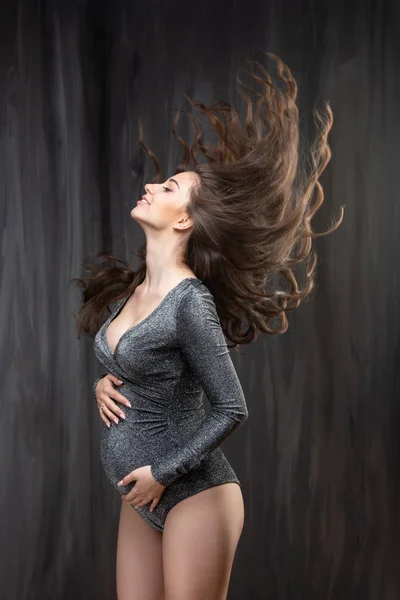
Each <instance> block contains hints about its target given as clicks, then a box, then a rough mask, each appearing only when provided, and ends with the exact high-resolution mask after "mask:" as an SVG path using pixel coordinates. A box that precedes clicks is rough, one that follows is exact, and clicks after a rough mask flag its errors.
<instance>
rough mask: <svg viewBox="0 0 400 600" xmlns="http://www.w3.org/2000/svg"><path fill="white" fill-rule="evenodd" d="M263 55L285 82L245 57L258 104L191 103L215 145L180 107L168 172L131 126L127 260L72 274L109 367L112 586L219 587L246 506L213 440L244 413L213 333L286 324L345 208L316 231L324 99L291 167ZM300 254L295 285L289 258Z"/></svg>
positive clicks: (103, 386)
mask: <svg viewBox="0 0 400 600" xmlns="http://www.w3.org/2000/svg"><path fill="white" fill-rule="evenodd" d="M269 56H271V57H272V58H273V59H274V60H275V61H276V64H277V75H278V79H279V81H280V83H281V84H283V90H281V89H279V87H278V86H277V85H276V84H274V83H272V80H271V78H270V76H269V75H268V73H267V71H266V70H265V69H264V68H263V67H262V66H261V65H259V64H258V63H256V65H257V66H258V67H259V68H260V69H261V73H258V74H257V73H256V71H255V70H253V72H252V73H251V76H252V78H253V80H254V82H255V83H256V84H257V85H259V88H260V89H259V90H258V91H257V90H255V91H254V94H255V95H256V98H257V100H256V103H255V110H253V108H254V107H253V104H252V101H251V98H250V96H248V95H246V94H244V93H243V92H242V94H243V96H244V98H245V100H246V103H247V118H246V120H245V123H244V125H242V124H241V122H240V119H239V117H238V113H237V112H236V111H235V110H234V109H233V108H232V107H231V105H229V104H227V103H216V104H214V105H213V106H211V107H206V106H204V105H202V104H200V103H192V106H193V107H194V108H196V109H198V110H200V111H201V112H202V113H203V114H204V115H205V116H206V117H207V118H208V120H209V122H210V123H211V124H212V125H213V127H214V130H215V133H216V135H217V138H218V144H217V146H216V147H212V146H210V145H206V144H205V142H204V140H203V136H202V134H201V128H200V127H199V125H198V123H197V122H196V121H195V120H194V118H193V117H192V116H190V115H189V118H190V119H191V120H192V123H193V124H194V127H195V140H194V143H193V144H192V146H191V147H190V146H189V145H188V144H187V143H186V142H184V141H183V140H182V138H180V137H179V140H180V141H181V142H182V143H183V146H184V150H185V153H184V160H183V162H182V163H181V164H180V165H179V167H178V168H177V169H176V173H175V174H174V176H173V177H169V178H168V179H167V180H165V181H163V182H162V183H158V178H159V166H158V162H157V160H156V158H155V156H154V154H153V153H152V152H151V151H150V150H148V149H147V148H146V146H144V144H143V141H142V138H141V143H142V146H143V147H144V148H145V149H146V151H147V152H148V153H149V154H150V156H151V157H152V159H153V161H154V163H155V164H156V166H157V170H158V171H157V176H156V177H155V179H154V181H153V183H150V184H147V185H146V186H145V195H144V196H143V197H142V199H141V200H138V201H137V204H136V206H135V207H134V208H133V209H132V211H131V217H132V218H133V219H135V221H136V222H137V223H139V224H140V226H141V227H142V228H143V231H144V233H145V237H146V243H145V247H144V249H142V251H141V252H140V253H139V256H140V257H141V259H142V261H141V264H140V265H139V268H138V269H137V270H135V271H133V270H132V269H131V268H130V267H129V266H127V265H125V264H123V265H122V266H118V265H117V263H116V262H115V261H114V264H113V265H112V266H111V267H108V268H106V267H103V265H101V268H100V269H99V270H98V271H97V272H95V268H94V267H93V266H91V267H90V270H91V276H90V277H87V278H86V279H78V281H79V284H80V285H82V286H83V287H84V293H83V301H84V303H83V306H82V308H81V311H80V313H83V315H84V316H80V321H79V328H80V330H82V331H86V332H88V333H90V334H94V333H95V334H96V335H95V342H94V351H95V353H96V356H97V358H98V359H99V361H100V362H101V363H102V364H103V365H104V367H106V369H107V372H108V373H107V374H106V375H105V376H102V377H100V378H98V379H97V380H96V382H95V384H94V391H95V395H96V400H97V405H98V408H99V414H100V417H101V419H102V420H103V422H104V427H103V428H102V432H101V442H100V457H101V461H102V464H103V467H104V469H105V472H106V474H107V476H108V478H109V479H110V481H111V482H112V484H113V485H114V486H115V488H116V489H117V490H118V491H119V492H120V494H121V498H122V504H121V515H120V524H119V532H118V547H117V593H118V598H119V600H134V599H135V600H145V599H146V600H147V599H154V600H161V599H166V600H197V599H201V600H203V599H204V598H207V600H221V599H224V598H226V596H227V590H228V585H229V578H230V573H231V568H232V564H233V559H234V555H235V551H236V547H237V543H238V541H239V538H240V535H241V532H242V528H243V522H244V508H243V498H242V493H241V488H240V482H239V480H238V478H237V476H236V474H235V472H234V470H233V469H232V467H231V465H230V464H229V462H228V461H227V459H226V457H225V455H224V454H223V452H222V450H221V444H222V443H223V442H224V441H225V440H226V438H227V437H228V436H229V435H231V434H232V433H233V432H234V431H235V430H236V429H237V428H238V427H239V426H240V425H241V424H242V423H243V422H244V421H245V420H246V418H247V415H248V412H247V405H246V401H245V397H244V394H243V390H242V388H241V385H240V382H239V379H238V377H237V374H236V371H235V369H234V366H233V363H232V361H231V357H230V354H229V350H228V346H227V343H226V339H225V338H227V339H228V340H230V341H231V342H232V343H233V345H234V346H236V347H237V346H238V345H239V344H246V343H250V342H251V341H253V340H254V338H255V337H256V334H257V332H258V331H262V332H265V333H269V334H275V333H283V332H285V331H286V330H287V327H288V322H287V317H286V313H287V312H288V311H290V310H293V309H295V308H297V307H298V306H299V304H300V302H301V301H302V300H304V299H305V298H306V297H307V296H308V295H309V294H310V292H311V290H312V289H313V286H314V276H315V266H316V255H315V253H314V252H313V251H312V250H311V241H312V238H313V237H316V236H317V235H326V234H327V233H330V232H331V231H333V230H334V229H336V228H337V227H338V225H339V224H340V222H341V220H342V218H343V209H342V215H341V217H340V219H339V220H338V222H337V223H336V224H335V226H334V227H332V228H331V229H330V230H329V231H327V232H326V233H325V234H316V233H314V232H313V231H312V229H311V225H310V220H311V218H312V216H313V215H314V213H315V212H316V211H317V209H318V208H319V206H320V205H321V204H322V202H323V192H322V188H321V185H320V183H319V181H318V178H319V176H320V174H321V173H322V171H323V170H324V168H325V166H326V164H327V163H328V161H329V158H330V149H329V146H328V144H327V135H328V132H329V130H330V128H331V126H332V113H331V111H330V108H329V106H328V107H327V116H326V118H325V119H324V118H323V117H322V116H321V114H319V113H316V115H317V117H318V122H319V123H320V124H321V128H320V130H319V135H318V137H317V139H316V142H315V144H314V146H313V148H312V151H311V159H312V160H311V163H310V164H311V167H310V168H309V170H308V171H307V170H306V169H305V168H301V169H300V168H299V167H298V156H299V148H298V146H299V135H298V110H297V107H296V104H295V99H296V95H297V87H296V82H295V80H294V79H293V77H292V75H291V72H290V70H289V69H288V67H287V66H286V65H284V64H283V63H282V61H281V60H280V59H279V58H278V57H276V56H275V55H273V54H269ZM218 114H219V116H218ZM175 125H176V123H175ZM175 125H174V128H173V131H174V134H175V135H176V131H175ZM198 151H200V153H201V154H202V155H203V157H204V158H205V159H206V160H205V161H203V162H202V163H200V162H199V160H198V155H197V152H198ZM190 165H192V166H191V167H190ZM101 256H102V258H106V259H108V258H110V257H109V256H107V255H101ZM111 258H113V257H111ZM298 263H302V264H303V265H305V285H304V287H303V289H300V287H299V285H298V283H297V280H296V278H295V275H294V273H293V271H292V267H294V266H295V265H296V264H298ZM279 274H281V275H283V277H284V279H285V280H286V283H287V284H289V286H286V289H284V288H283V287H282V286H279V284H278V281H277V277H276V276H277V275H279ZM108 308H110V313H111V314H110V316H109V317H108V319H107V320H106V321H105V323H103V325H102V326H101V327H100V328H99V327H98V325H99V323H98V321H99V318H100V315H101V313H102V311H103V310H104V309H108ZM121 385H123V387H122V388H121V387H120V386H121ZM121 389H122V391H123V393H121V391H119V390H121ZM203 390H204V391H205V393H206V395H207V398H208V400H209V401H210V405H211V410H210V412H209V413H208V414H207V415H206V414H205V411H204V408H203V404H202V392H203ZM121 404H122V405H124V406H126V407H127V409H126V410H125V411H122V410H121V408H120V407H119V405H121ZM132 508H134V509H135V510H132Z"/></svg>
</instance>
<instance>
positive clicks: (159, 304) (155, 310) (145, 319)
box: [104, 277, 202, 360]
mask: <svg viewBox="0 0 400 600" xmlns="http://www.w3.org/2000/svg"><path fill="white" fill-rule="evenodd" d="M188 279H194V280H195V281H202V280H201V279H199V278H198V277H185V278H184V279H181V280H180V281H179V282H178V283H177V284H176V285H175V286H174V287H173V288H171V289H170V290H169V292H167V293H166V294H165V296H164V298H162V299H161V301H160V302H159V303H158V304H157V306H156V307H155V308H154V309H153V310H152V311H151V313H149V314H148V315H147V317H145V318H144V319H142V320H141V321H138V322H137V323H135V325H132V326H131V327H129V328H128V329H127V330H126V331H124V333H123V334H122V335H121V337H120V338H119V340H118V342H117V344H116V346H115V349H114V352H113V351H112V350H111V346H110V344H109V341H108V339H107V329H108V327H109V326H110V325H111V323H112V322H113V321H114V319H116V318H117V316H118V315H119V313H120V312H121V310H122V309H123V307H124V306H125V304H126V303H127V301H128V300H129V298H131V297H132V296H133V294H134V293H135V292H134V291H133V292H132V294H129V296H126V298H123V299H122V302H121V304H120V306H119V307H118V308H117V310H116V312H115V313H114V314H112V315H111V316H110V317H109V320H108V321H107V324H106V326H105V328H104V338H105V342H106V344H107V348H108V351H109V353H110V355H111V357H112V358H113V360H116V354H117V350H118V347H119V345H120V343H121V340H122V339H123V338H124V337H125V336H126V335H127V334H128V333H129V332H130V331H132V330H133V329H136V328H137V327H139V325H142V323H145V322H146V321H148V320H149V319H150V317H152V316H153V315H154V313H156V312H157V311H158V310H159V308H161V306H162V305H163V304H164V302H165V300H166V299H167V298H169V296H170V295H171V294H172V292H174V291H175V290H176V289H178V288H179V287H180V285H181V284H182V283H183V282H184V281H187V280H188Z"/></svg>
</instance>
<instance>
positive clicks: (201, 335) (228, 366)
mask: <svg viewBox="0 0 400 600" xmlns="http://www.w3.org/2000/svg"><path fill="white" fill-rule="evenodd" d="M177 337H178V343H179V347H180V349H181V351H182V353H183V356H184V357H185V359H186V361H187V363H188V364H189V366H190V368H191V370H192V371H193V373H194V375H195V376H196V377H197V379H198V380H199V381H200V383H201V385H202V387H203V390H204V392H205V393H206V395H207V398H208V400H209V402H210V405H211V410H210V412H209V413H208V414H207V416H206V417H205V418H204V419H203V421H202V422H201V424H200V426H199V428H198V429H197V430H196V432H195V433H194V434H193V436H192V438H191V439H190V440H189V441H186V443H185V445H182V446H181V447H179V449H178V451H177V450H176V449H174V450H173V452H171V453H170V454H169V455H167V456H163V457H162V458H160V459H159V460H158V461H157V462H156V463H155V464H152V465H151V471H152V474H153V477H154V479H156V481H158V482H159V483H161V484H162V485H170V484H171V483H172V482H173V481H175V480H176V479H178V477H180V476H181V475H183V474H185V473H188V472H189V471H190V470H191V469H193V468H194V467H196V466H197V465H198V464H199V463H200V462H201V461H202V460H203V458H204V457H205V456H207V454H209V453H210V452H211V451H212V450H214V449H215V448H217V447H218V446H220V445H221V444H222V442H224V441H225V440H226V439H227V437H228V436H229V435H231V434H232V433H233V432H234V431H235V430H236V429H237V428H238V427H239V426H240V425H241V424H242V423H243V422H244V421H245V420H246V419H247V417H248V411H247V406H246V400H245V397H244V394H243V389H242V386H241V384H240V381H239V378H238V376H237V373H236V370H235V367H234V365H233V362H232V359H231V357H230V354H229V349H228V347H227V344H226V341H225V336H224V334H223V331H222V328H221V324H220V321H219V318H218V313H217V311H216V308H215V303H214V299H213V297H212V295H211V293H210V292H208V291H204V292H203V291H202V290H199V289H198V288H197V289H194V290H193V291H192V292H188V293H187V294H186V295H185V296H184V297H183V298H182V299H181V301H180V305H179V308H178V311H177Z"/></svg>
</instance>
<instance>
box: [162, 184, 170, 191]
mask: <svg viewBox="0 0 400 600" xmlns="http://www.w3.org/2000/svg"><path fill="white" fill-rule="evenodd" d="M163 189H164V190H165V191H166V192H172V190H170V189H169V188H167V187H165V185H163Z"/></svg>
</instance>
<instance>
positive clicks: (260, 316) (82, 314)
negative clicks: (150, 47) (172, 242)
mask: <svg viewBox="0 0 400 600" xmlns="http://www.w3.org/2000/svg"><path fill="white" fill-rule="evenodd" d="M265 54H266V55H267V56H269V57H271V58H272V59H273V60H274V61H275V63H276V75H277V80H278V82H273V81H272V78H271V76H270V75H269V73H268V71H267V70H266V68H265V67H264V66H263V65H262V64H260V62H258V61H249V64H250V70H249V71H247V73H248V74H249V75H250V77H251V80H252V82H253V88H252V89H250V88H249V87H247V86H245V85H244V84H241V86H240V87H239V88H238V92H239V94H240V96H241V97H242V98H243V100H244V102H245V104H246V117H245V119H244V122H241V120H240V118H239V114H238V111H237V110H236V109H235V108H234V107H233V106H232V105H231V104H230V103H228V102H224V101H218V102H215V103H213V104H212V105H210V106H205V105H204V104H203V103H201V102H197V101H193V100H191V99H190V98H188V100H189V103H190V106H191V107H192V109H193V110H192V113H193V112H195V111H196V110H197V111H198V112H199V113H200V114H201V115H202V116H204V117H205V118H206V124H208V125H211V126H212V132H213V134H215V135H216V138H217V141H216V143H215V144H214V145H212V144H211V143H207V142H206V141H205V136H204V133H203V132H202V127H201V124H200V119H199V117H198V118H195V117H194V116H193V114H190V113H189V112H188V111H186V110H182V111H177V113H176V116H175V119H174V122H173V126H172V132H173V135H174V136H175V138H176V139H177V140H178V141H179V142H180V143H181V144H182V146H183V158H182V161H181V163H180V164H179V165H178V167H177V168H176V171H175V173H180V172H183V171H193V172H195V173H197V175H198V176H199V177H198V178H197V180H198V183H197V184H194V185H193V186H192V188H191V190H190V197H189V200H188V204H187V207H186V209H187V212H188V214H189V215H190V216H191V217H192V219H193V227H192V230H191V233H190V236H189V238H188V239H187V243H186V248H185V250H184V261H185V264H187V265H188V266H189V267H190V268H191V269H192V271H193V272H194V273H195V275H196V276H197V277H198V278H199V279H201V280H202V281H203V282H204V283H205V285H206V286H207V287H208V288H209V290H210V291H211V293H212V294H213V296H214V300H215V304H216V308H217V312H218V315H219V318H220V322H221V327H222V329H223V332H224V334H225V337H226V338H227V339H228V340H230V341H231V342H233V344H234V345H238V344H247V343H250V342H251V341H253V340H254V338H255V337H256V335H257V333H258V332H259V331H261V332H264V333H267V334H281V333H284V332H285V331H287V329H288V319H287V313H288V312H289V311H292V310H294V309H296V308H297V307H298V306H299V305H300V303H301V302H302V301H304V300H305V299H307V298H309V297H310V294H311V292H312V290H313V288H314V287H315V275H316V265H317V254H316V252H315V250H314V248H313V247H312V239H313V238H316V237H320V236H323V235H328V234H329V233H332V232H333V231H335V230H336V229H337V228H338V227H339V225H340V223H341V222H342V220H343V215H344V207H343V206H342V207H341V214H340V216H339V218H338V220H337V221H336V223H334V224H333V225H332V226H331V228H330V229H328V230H327V231H325V232H322V233H316V232H314V231H313V230H312V227H311V219H312V217H313V216H314V215H315V213H316V212H317V210H318V209H319V208H320V206H321V205H322V203H323V201H324V193H323V189H322V186H321V183H320V181H319V178H320V176H321V173H322V172H323V171H324V169H325V168H326V166H327V164H328V162H329V160H330V158H331V150H330V147H329V144H328V141H327V138H328V134H329V131H330V129H331V128H332V124H333V115H332V110H331V108H330V106H329V104H328V103H325V110H324V111H318V110H317V109H315V108H314V109H313V115H314V123H315V125H316V129H317V134H316V136H315V139H314V141H313V142H312V144H310V147H309V153H308V156H306V154H305V156H306V158H308V161H306V162H308V165H300V161H299V157H300V158H301V157H302V151H303V150H304V148H305V146H304V145H302V144H301V143H300V136H299V111H298V108H297V105H296V97H297V84H296V81H295V79H294V77H293V76H292V73H291V71H290V69H289V67H288V66H287V65H286V64H284V63H283V61H282V60H281V59H280V58H279V57H278V56H276V55H275V54H273V53H270V52H268V53H265ZM180 112H183V113H185V114H186V115H187V116H188V118H189V120H190V122H191V123H192V125H193V128H194V141H193V143H192V144H191V145H189V144H188V143H187V142H186V141H185V140H184V139H183V138H182V137H181V136H180V135H179V133H178V132H177V124H178V121H179V113H180ZM139 142H140V145H141V146H142V148H143V149H144V150H145V151H146V152H147V153H148V155H149V156H150V158H151V159H152V161H153V163H154V165H155V167H156V174H155V176H154V178H153V182H158V181H159V178H160V165H159V161H158V160H157V157H156V156H155V154H154V153H153V152H152V151H151V150H150V149H149V148H148V147H147V146H146V145H145V143H144V141H143V128H142V124H141V122H140V121H139ZM136 254H137V256H138V257H139V259H140V263H139V266H138V268H137V269H136V270H133V269H132V268H131V267H129V266H128V265H127V264H126V263H124V262H123V261H118V259H116V258H115V257H114V256H113V255H112V254H110V253H100V254H98V255H97V258H99V259H100V263H99V265H97V266H96V265H95V264H94V263H92V264H90V265H89V266H88V267H87V271H88V276H87V277H86V278H75V279H76V280H77V281H78V284H79V285H80V286H82V287H83V294H82V299H83V305H82V307H81V308H80V311H79V313H78V315H77V316H76V318H77V323H78V332H79V331H85V332H86V333H89V334H90V335H94V334H95V332H96V331H97V329H98V326H99V318H100V316H101V313H102V311H103V310H104V309H106V308H108V307H109V305H110V304H111V303H113V302H116V301H117V300H119V299H120V298H123V297H125V296H127V295H128V294H131V293H132V292H133V291H134V289H135V288H136V287H137V285H139V284H140V283H141V282H142V281H143V280H144V278H145V275H146V244H144V245H143V246H142V247H141V248H140V249H139V250H138V252H136ZM107 261H111V263H112V264H111V266H108V267H107V266H106V263H107ZM118 263H119V264H118ZM296 266H299V267H301V268H302V269H303V271H304V278H305V281H304V285H303V287H300V286H299V283H298V281H297V279H296V275H295V273H294V268H295V267H296ZM279 276H283V281H282V284H281V285H279Z"/></svg>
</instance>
